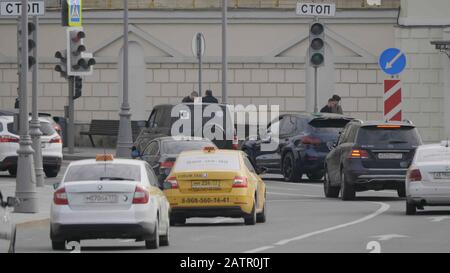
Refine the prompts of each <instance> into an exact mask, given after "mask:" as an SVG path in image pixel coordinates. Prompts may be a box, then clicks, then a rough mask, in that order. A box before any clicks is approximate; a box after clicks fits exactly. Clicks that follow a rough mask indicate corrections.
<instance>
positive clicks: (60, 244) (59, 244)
mask: <svg viewBox="0 0 450 273" xmlns="http://www.w3.org/2000/svg"><path fill="white" fill-rule="evenodd" d="M52 249H53V250H66V242H65V241H55V240H52Z"/></svg>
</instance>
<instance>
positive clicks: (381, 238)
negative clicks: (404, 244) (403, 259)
mask: <svg viewBox="0 0 450 273" xmlns="http://www.w3.org/2000/svg"><path fill="white" fill-rule="evenodd" d="M407 237H408V236H406V235H401V234H384V235H375V236H370V238H375V239H377V240H378V241H389V240H391V239H394V238H407Z"/></svg>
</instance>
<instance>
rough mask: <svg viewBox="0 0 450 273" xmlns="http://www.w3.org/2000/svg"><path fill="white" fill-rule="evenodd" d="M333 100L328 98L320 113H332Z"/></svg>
mask: <svg viewBox="0 0 450 273" xmlns="http://www.w3.org/2000/svg"><path fill="white" fill-rule="evenodd" d="M334 102H335V101H334V99H332V98H330V99H328V104H327V105H325V106H324V107H323V108H322V109H320V113H332V112H331V111H332V109H333V104H334Z"/></svg>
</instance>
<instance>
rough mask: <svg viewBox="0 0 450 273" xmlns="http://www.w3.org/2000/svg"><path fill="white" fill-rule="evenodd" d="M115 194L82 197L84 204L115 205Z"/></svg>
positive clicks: (116, 200)
mask: <svg viewBox="0 0 450 273" xmlns="http://www.w3.org/2000/svg"><path fill="white" fill-rule="evenodd" d="M118 200H119V199H118V198H117V195H116V194H88V195H85V196H84V202H85V203H109V204H111V203H117V202H118Z"/></svg>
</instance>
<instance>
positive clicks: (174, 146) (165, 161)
mask: <svg viewBox="0 0 450 273" xmlns="http://www.w3.org/2000/svg"><path fill="white" fill-rule="evenodd" d="M207 146H212V147H216V145H214V143H213V142H212V141H211V140H209V139H205V138H182V139H180V138H175V137H160V138H156V139H153V140H152V141H150V142H149V143H148V145H147V147H146V148H145V149H144V152H143V153H142V154H141V155H140V156H139V158H140V159H142V160H145V161H147V162H148V163H149V164H150V166H151V167H152V168H153V172H154V173H155V174H156V176H157V177H158V182H159V183H160V185H162V184H163V183H164V179H166V177H167V175H169V173H170V171H171V170H172V167H173V165H174V164H175V161H176V159H177V156H178V155H179V154H180V153H181V152H184V151H192V150H201V149H203V148H204V147H207ZM216 148H217V147H216Z"/></svg>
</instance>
